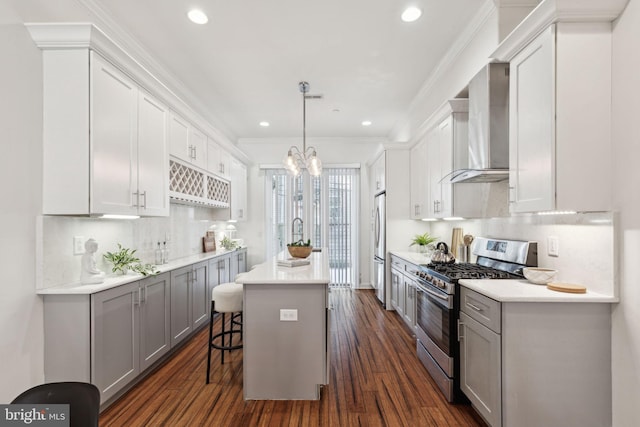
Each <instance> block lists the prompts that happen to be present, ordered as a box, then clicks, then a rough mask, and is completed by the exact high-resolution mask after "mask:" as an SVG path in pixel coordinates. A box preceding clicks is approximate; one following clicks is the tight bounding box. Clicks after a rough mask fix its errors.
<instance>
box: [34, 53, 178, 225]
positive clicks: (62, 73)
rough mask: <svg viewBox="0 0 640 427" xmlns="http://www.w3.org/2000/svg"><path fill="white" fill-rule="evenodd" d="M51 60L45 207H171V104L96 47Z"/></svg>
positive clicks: (97, 211) (81, 211)
mask: <svg viewBox="0 0 640 427" xmlns="http://www.w3.org/2000/svg"><path fill="white" fill-rule="evenodd" d="M43 62H44V70H43V73H44V88H45V89H44V99H43V102H44V123H43V128H44V129H43V134H44V135H43V145H44V150H43V152H44V159H43V160H44V162H43V183H44V184H43V213H44V214H54V215H102V214H124V215H132V214H135V215H148V216H166V215H168V214H169V199H168V186H167V182H168V181H167V180H168V156H167V147H166V144H167V138H166V135H167V108H166V107H165V106H164V105H162V104H161V103H159V102H158V101H157V100H155V99H153V98H152V97H151V96H149V95H148V94H147V93H145V92H144V91H142V90H141V88H139V87H138V85H137V84H136V83H135V82H134V81H133V80H132V79H130V78H129V77H128V76H127V75H126V74H125V73H123V72H121V71H120V70H119V69H117V68H116V67H114V66H113V65H112V64H110V63H109V62H108V61H106V60H105V59H103V58H102V57H101V56H100V55H98V54H97V53H95V52H93V51H90V50H88V49H77V50H46V51H44V52H43Z"/></svg>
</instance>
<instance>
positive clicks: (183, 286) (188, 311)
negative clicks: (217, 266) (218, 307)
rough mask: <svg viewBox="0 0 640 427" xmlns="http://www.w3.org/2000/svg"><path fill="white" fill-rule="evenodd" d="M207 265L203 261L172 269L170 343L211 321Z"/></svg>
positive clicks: (175, 342)
mask: <svg viewBox="0 0 640 427" xmlns="http://www.w3.org/2000/svg"><path fill="white" fill-rule="evenodd" d="M207 264H208V263H207V261H203V262H200V263H197V264H193V265H190V266H187V267H183V268H179V269H177V270H173V271H172V272H171V345H175V344H178V343H179V342H180V341H182V340H183V339H185V338H186V337H188V336H189V335H190V334H191V332H193V331H194V330H195V329H197V328H198V327H199V326H200V325H202V324H204V323H206V322H207V320H208V314H209V307H210V302H211V295H210V293H209V289H208V287H207Z"/></svg>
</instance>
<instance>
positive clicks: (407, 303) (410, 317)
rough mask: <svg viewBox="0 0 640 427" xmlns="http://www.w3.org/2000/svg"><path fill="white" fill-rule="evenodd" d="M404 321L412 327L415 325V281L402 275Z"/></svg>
mask: <svg viewBox="0 0 640 427" xmlns="http://www.w3.org/2000/svg"><path fill="white" fill-rule="evenodd" d="M403 318H404V321H405V323H406V324H407V325H408V326H409V327H410V328H411V330H412V331H413V329H414V328H415V327H416V282H415V280H413V279H410V278H409V277H406V276H405V277H404V316H403Z"/></svg>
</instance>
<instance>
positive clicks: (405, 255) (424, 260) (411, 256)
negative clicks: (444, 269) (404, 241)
mask: <svg viewBox="0 0 640 427" xmlns="http://www.w3.org/2000/svg"><path fill="white" fill-rule="evenodd" d="M389 253H390V254H391V255H395V256H397V257H400V258H402V259H403V260H405V261H407V262H410V263H412V264H416V265H420V264H429V263H430V262H431V258H430V257H426V256H424V255H422V254H421V253H419V252H408V251H389Z"/></svg>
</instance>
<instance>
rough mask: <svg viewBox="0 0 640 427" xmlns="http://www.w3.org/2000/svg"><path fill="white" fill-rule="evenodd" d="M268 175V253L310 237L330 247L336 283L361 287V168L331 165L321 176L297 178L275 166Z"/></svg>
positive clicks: (281, 249)
mask: <svg viewBox="0 0 640 427" xmlns="http://www.w3.org/2000/svg"><path fill="white" fill-rule="evenodd" d="M265 176H266V178H265V183H266V189H265V190H266V194H267V198H266V200H267V209H266V212H268V215H267V218H266V222H267V224H266V226H267V227H266V229H267V236H266V237H267V257H271V256H275V255H276V254H277V253H279V252H280V251H283V250H286V244H287V243H288V242H291V241H298V240H300V239H303V240H305V241H306V240H308V239H310V240H311V244H312V245H313V246H314V247H321V248H323V250H326V251H328V256H329V270H330V276H331V285H332V286H347V287H349V286H350V287H353V286H355V285H356V284H357V279H358V277H359V271H358V259H359V254H358V250H357V249H358V215H359V193H360V181H359V178H360V170H359V169H358V168H353V167H351V168H346V167H345V168H328V167H325V168H324V173H323V174H322V176H320V177H311V176H309V175H308V174H306V173H304V174H302V175H300V176H298V177H295V178H292V177H290V176H288V175H287V174H286V172H285V171H284V170H280V169H269V170H267V173H266V174H265Z"/></svg>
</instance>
